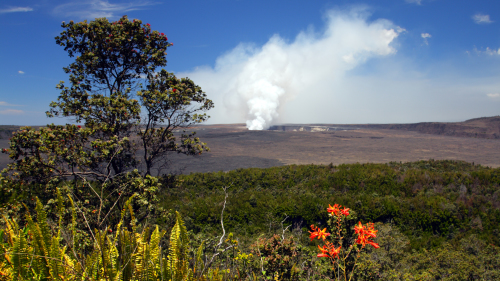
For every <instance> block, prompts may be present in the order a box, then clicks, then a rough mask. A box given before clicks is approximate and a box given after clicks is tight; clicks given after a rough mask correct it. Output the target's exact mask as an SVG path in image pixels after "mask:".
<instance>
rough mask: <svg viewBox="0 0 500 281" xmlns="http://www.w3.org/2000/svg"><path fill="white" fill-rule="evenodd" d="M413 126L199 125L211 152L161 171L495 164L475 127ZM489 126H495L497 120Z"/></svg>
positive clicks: (499, 159)
mask: <svg viewBox="0 0 500 281" xmlns="http://www.w3.org/2000/svg"><path fill="white" fill-rule="evenodd" d="M492 118H497V117H491V118H489V119H488V122H490V121H491V119H492ZM497 119H499V120H498V121H500V118H497ZM466 122H468V121H466ZM466 122H461V123H420V124H430V125H429V126H430V127H432V128H434V127H436V126H437V125H436V124H451V125H453V126H455V125H456V124H463V123H466ZM490 123H491V122H490ZM414 125H415V124H407V125H406V126H404V125H399V126H392V128H390V129H388V128H387V127H390V126H389V125H328V126H324V125H322V126H312V125H284V126H278V127H274V130H266V131H249V130H247V129H246V128H245V126H244V125H243V124H231V125H203V126H198V127H196V128H193V130H194V131H196V132H197V136H199V137H200V139H201V140H202V141H203V142H206V143H207V145H208V146H209V147H210V149H211V151H210V152H208V153H204V154H202V155H199V156H195V157H193V156H185V155H181V154H175V153H172V154H171V155H169V157H168V158H169V160H170V161H171V162H170V168H169V170H166V171H163V172H167V173H184V174H189V173H192V172H215V171H221V170H222V171H229V170H234V169H238V168H251V167H258V168H267V167H273V166H280V165H290V164H329V163H333V164H334V165H339V164H347V163H357V162H359V163H387V162H391V161H397V162H400V161H401V162H410V161H418V160H429V159H435V160H438V159H439V160H440V159H448V160H464V161H467V162H474V163H475V164H481V165H483V166H490V167H495V168H496V167H500V140H499V139H497V138H495V137H491V138H489V137H487V136H486V135H485V133H482V136H476V134H475V133H474V131H472V133H470V132H469V133H468V134H467V135H464V134H462V133H461V132H460V131H457V134H458V135H460V136H453V134H452V133H450V131H449V130H441V131H437V132H436V130H431V131H430V132H427V131H425V130H423V129H422V128H426V126H425V125H420V126H414ZM329 126H330V127H329ZM332 126H333V127H332ZM384 126H385V128H384ZM440 126H441V125H440ZM488 126H490V127H491V125H488ZM444 127H449V126H444ZM494 127H495V129H496V130H497V129H498V126H497V124H496V122H495V124H494ZM301 128H302V129H301ZM325 128H329V129H328V130H327V129H325ZM332 128H334V129H332ZM412 128H420V129H416V130H412ZM478 128H480V126H479V127H478ZM294 130H295V131H294ZM467 130H471V129H470V128H468V129H467ZM439 132H447V133H443V134H440V133H439ZM453 132H455V131H453ZM0 147H8V139H5V138H4V139H0ZM8 161H9V159H8V157H7V155H6V154H0V168H3V167H5V166H6V165H7V163H8Z"/></svg>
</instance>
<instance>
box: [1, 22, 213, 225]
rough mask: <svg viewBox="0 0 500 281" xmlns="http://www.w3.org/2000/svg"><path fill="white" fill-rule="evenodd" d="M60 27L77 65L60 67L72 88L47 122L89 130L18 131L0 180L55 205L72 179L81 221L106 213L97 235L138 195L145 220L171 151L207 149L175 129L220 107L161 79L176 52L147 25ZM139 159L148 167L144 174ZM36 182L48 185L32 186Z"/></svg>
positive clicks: (64, 89)
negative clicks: (169, 53) (155, 172)
mask: <svg viewBox="0 0 500 281" xmlns="http://www.w3.org/2000/svg"><path fill="white" fill-rule="evenodd" d="M62 27H63V28H64V29H65V30H64V31H63V32H62V33H61V34H60V36H57V37H56V38H55V39H56V43H57V44H59V45H61V46H63V47H64V49H65V51H67V52H68V54H69V56H70V57H75V56H76V59H75V61H74V62H73V63H71V64H70V65H69V66H67V67H64V68H63V69H64V71H65V72H66V73H67V74H69V77H70V79H69V84H68V85H66V84H65V82H63V81H61V82H60V83H59V84H58V85H57V88H58V89H60V90H61V93H60V95H59V97H58V99H57V101H55V102H52V103H51V104H50V110H49V111H48V112H47V116H49V117H66V118H68V117H69V118H72V119H74V121H75V122H76V124H80V123H81V124H83V126H81V125H74V124H66V125H64V126H60V125H54V124H51V125H47V127H45V128H41V129H39V130H35V129H33V128H30V127H25V128H21V130H20V131H18V132H16V133H15V134H14V135H13V137H12V138H11V141H10V150H6V151H4V152H7V153H9V154H10V157H11V159H13V160H14V162H13V163H11V164H10V165H9V167H8V168H7V169H6V170H4V171H3V172H2V175H0V181H8V182H10V183H11V184H10V186H11V190H13V188H12V186H14V185H15V189H16V192H21V193H24V196H25V200H26V202H27V203H28V205H29V204H30V203H32V202H34V201H30V199H33V197H34V196H38V197H40V198H41V199H42V200H43V199H44V198H45V199H46V200H49V199H50V198H55V190H56V187H57V186H58V185H59V186H60V185H61V180H68V179H72V180H73V186H72V187H71V188H69V187H68V188H66V189H64V190H67V192H68V193H69V194H71V196H72V197H73V198H74V199H75V201H76V202H80V203H81V204H80V205H78V204H77V207H79V208H80V210H82V212H84V213H85V212H87V213H88V212H96V211H98V212H99V214H100V212H101V211H102V216H100V215H98V216H96V217H97V218H98V219H97V221H96V222H95V224H93V226H96V227H100V226H102V225H103V222H104V220H105V219H109V218H111V217H113V214H111V213H109V212H110V211H111V210H120V209H121V207H123V204H124V200H125V199H126V198H129V197H130V196H131V195H132V194H136V195H137V196H136V201H135V203H134V204H135V207H136V213H137V214H138V217H139V218H140V217H141V216H142V217H146V215H147V214H148V213H149V212H151V208H153V207H152V206H154V204H155V203H156V201H157V194H158V190H159V183H158V179H156V178H153V177H151V176H150V175H151V170H152V169H153V167H154V165H155V164H158V163H159V162H160V161H161V159H165V156H166V155H165V154H167V153H169V152H177V153H184V154H188V155H195V154H200V153H202V152H203V151H207V150H208V147H207V146H206V145H205V143H202V142H201V141H200V139H199V138H197V137H195V133H194V132H192V133H186V132H185V131H184V133H181V134H176V133H175V132H174V130H177V129H186V128H187V127H189V126H192V125H193V124H197V123H201V122H203V121H205V120H206V119H207V118H208V116H207V115H206V113H205V111H207V110H209V109H211V108H212V107H213V102H212V101H211V100H210V99H208V98H207V96H206V94H205V93H203V91H202V90H201V88H200V87H198V86H197V85H195V84H194V82H193V81H191V80H190V79H188V78H183V79H178V78H176V77H175V75H173V74H171V73H168V72H167V71H165V70H164V69H161V70H160V71H157V69H158V68H159V67H162V66H165V65H166V49H167V48H168V47H170V46H172V45H173V44H172V43H169V42H168V41H167V37H166V36H165V35H164V34H163V33H160V32H158V31H153V30H152V29H151V26H150V25H149V24H143V23H142V22H141V21H140V20H132V21H130V20H129V19H128V18H127V16H123V17H122V18H120V19H119V20H118V21H115V22H109V21H108V20H107V19H105V18H101V19H96V20H94V21H91V22H89V23H87V21H83V22H80V23H74V22H73V21H70V22H69V23H68V24H66V23H64V22H63V23H62ZM134 92H135V94H134ZM140 148H142V152H141V151H140V150H139V149H140ZM139 152H141V153H142V154H141V155H139ZM141 160H143V162H144V166H145V169H143V170H140V169H139V170H137V169H138V168H141V166H140V165H141V163H140V162H141ZM160 164H161V163H160ZM33 183H40V184H42V185H41V186H40V187H39V188H38V189H35V188H33V185H30V187H29V188H26V186H27V184H33ZM65 186H66V187H67V184H65ZM140 208H143V209H144V212H141V211H138V210H137V209H140ZM114 217H115V218H118V217H119V211H117V212H116V213H115V214H114Z"/></svg>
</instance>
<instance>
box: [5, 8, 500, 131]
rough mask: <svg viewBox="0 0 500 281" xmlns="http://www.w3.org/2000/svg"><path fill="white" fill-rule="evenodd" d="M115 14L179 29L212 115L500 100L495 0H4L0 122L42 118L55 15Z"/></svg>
mask: <svg viewBox="0 0 500 281" xmlns="http://www.w3.org/2000/svg"><path fill="white" fill-rule="evenodd" d="M122 15H128V17H129V18H130V19H140V20H142V21H143V22H144V23H150V24H151V28H152V29H153V30H158V31H160V32H164V33H165V34H166V35H167V36H168V39H169V42H172V43H174V46H172V47H170V48H169V49H168V50H167V52H168V55H167V61H168V63H167V66H166V67H165V69H166V70H167V71H169V72H174V73H175V74H176V75H177V76H178V77H189V78H191V79H192V80H193V81H194V82H195V83H196V84H198V85H199V86H201V88H202V89H203V91H205V92H206V94H207V96H208V98H210V99H212V100H213V101H214V104H215V107H214V108H213V109H212V110H210V111H209V112H208V115H210V116H211V118H210V119H209V121H208V122H207V123H212V124H221V123H246V124H247V127H248V128H249V129H254V130H259V129H266V128H268V127H269V126H271V125H273V124H284V123H324V124H365V123H416V122H456V121H464V120H467V119H471V118H476V117H484V116H495V115H499V113H500V1H492V0H489V1H481V0H475V1H472V0H470V1H464V0H377V1H368V0H366V1H352V0H336V1H326V0H323V1H320V0H309V1H298V0H286V1H285V0H266V1H260V0H252V1H250V0H248V1H247V0H238V1H236V0H197V1H195V0H184V1H162V0H157V1H154V0H151V1H149V0H148V1H145V0H144V1H143V0H136V1H117V0H108V1H106V0H78V1H57V0H51V1H48V0H36V1H35V0H31V1H25V0H15V1H13V0H4V1H1V2H0V42H1V44H0V85H1V87H0V125H44V124H48V123H55V124H65V123H71V122H72V120H69V119H61V118H47V117H46V116H45V111H47V110H48V109H49V104H50V102H51V101H55V100H57V97H58V95H59V90H57V89H56V88H55V86H56V84H58V83H59V81H61V80H62V81H68V75H67V74H65V73H64V71H63V69H62V68H63V67H65V66H67V65H69V64H70V63H71V62H72V61H73V59H72V58H70V57H69V56H68V55H67V53H66V52H65V51H64V49H63V47H61V46H58V45H56V43H55V40H54V37H56V36H57V35H59V33H61V32H62V31H63V29H62V28H61V22H62V21H66V22H68V21H69V20H74V21H83V20H85V19H86V20H88V21H90V20H93V19H95V18H99V17H106V18H108V19H109V20H111V21H114V20H117V19H119V18H120V16H122Z"/></svg>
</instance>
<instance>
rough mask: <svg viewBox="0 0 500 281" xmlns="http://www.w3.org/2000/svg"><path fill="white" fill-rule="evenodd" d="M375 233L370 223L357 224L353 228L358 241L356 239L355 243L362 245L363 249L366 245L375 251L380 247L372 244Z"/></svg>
mask: <svg viewBox="0 0 500 281" xmlns="http://www.w3.org/2000/svg"><path fill="white" fill-rule="evenodd" d="M377 231H378V230H375V227H374V225H373V223H372V222H370V223H367V224H366V225H363V224H361V222H359V223H358V225H356V226H355V227H354V232H355V233H356V234H358V239H356V243H357V244H360V245H362V246H363V247H364V246H365V245H366V244H370V245H372V246H373V247H374V248H375V249H378V248H380V246H379V245H378V244H377V243H375V242H373V241H372V240H370V239H372V238H375V237H377Z"/></svg>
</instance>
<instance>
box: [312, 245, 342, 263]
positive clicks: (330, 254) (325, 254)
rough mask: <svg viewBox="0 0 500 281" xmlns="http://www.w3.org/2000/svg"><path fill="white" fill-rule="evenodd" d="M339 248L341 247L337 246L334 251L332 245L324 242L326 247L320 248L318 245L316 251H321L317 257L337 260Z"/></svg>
mask: <svg viewBox="0 0 500 281" xmlns="http://www.w3.org/2000/svg"><path fill="white" fill-rule="evenodd" d="M341 248H342V246H339V247H338V248H337V249H335V246H334V245H333V244H332V243H330V242H326V245H323V247H320V246H319V245H318V249H319V250H320V251H321V253H319V254H318V255H317V257H318V258H331V259H335V258H339V254H340V249H341Z"/></svg>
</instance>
